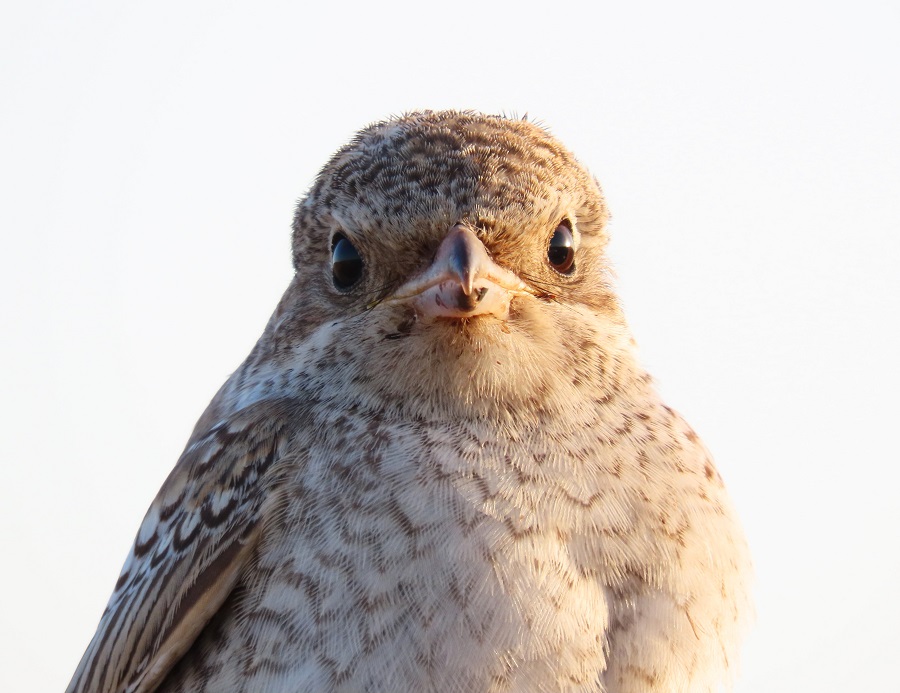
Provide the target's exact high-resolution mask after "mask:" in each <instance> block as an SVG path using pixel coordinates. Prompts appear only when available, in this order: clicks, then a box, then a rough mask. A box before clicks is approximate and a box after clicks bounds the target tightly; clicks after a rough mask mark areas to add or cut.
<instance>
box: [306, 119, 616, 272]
mask: <svg viewBox="0 0 900 693" xmlns="http://www.w3.org/2000/svg"><path fill="white" fill-rule="evenodd" d="M561 207H564V208H561ZM571 208H574V209H571ZM573 212H574V213H577V216H578V218H579V224H580V227H581V230H582V233H588V234H592V235H594V236H596V237H600V238H601V239H603V228H604V225H605V223H606V220H607V218H608V212H607V208H606V203H605V201H604V199H603V195H602V193H601V191H600V189H599V187H598V186H597V184H596V182H595V181H594V179H593V178H592V177H591V175H590V174H589V173H588V172H587V170H586V169H585V168H584V167H583V166H582V165H581V164H580V163H578V161H577V160H576V159H575V157H574V156H573V155H572V154H571V153H570V152H569V151H568V150H567V149H566V148H565V147H564V146H563V145H562V144H561V143H560V142H559V141H558V140H557V139H555V138H554V137H553V136H552V135H551V134H550V133H549V132H548V131H547V130H546V129H544V128H542V127H540V126H538V125H536V124H534V123H532V122H528V121H526V120H511V119H509V118H505V117H503V116H496V115H482V114H479V113H474V112H468V111H423V112H416V113H409V114H406V115H404V116H401V117H399V118H395V119H390V120H385V121H382V122H379V123H375V124H373V125H370V126H368V127H366V128H364V129H363V130H361V131H360V132H359V133H357V134H356V136H355V137H354V138H353V139H352V140H351V141H350V142H349V143H348V144H347V145H345V146H344V147H342V148H341V149H340V150H339V151H338V152H337V153H336V154H335V155H334V156H333V157H332V158H331V160H330V161H329V162H328V163H327V164H326V165H325V166H324V168H323V169H322V170H321V172H320V173H319V175H318V177H317V179H316V181H315V182H314V184H313V186H312V188H311V189H310V191H309V193H308V194H307V195H306V197H305V198H304V199H303V200H301V202H300V204H299V205H298V207H297V211H296V214H295V217H294V224H293V229H294V234H293V247H294V263H295V266H296V267H299V266H300V258H301V255H302V254H303V249H304V248H305V247H306V246H307V244H308V241H309V239H308V236H309V234H310V232H312V231H314V230H315V229H318V228H321V227H323V226H324V227H330V226H334V225H342V224H343V225H357V226H365V227H366V228H365V230H366V231H367V232H370V233H371V232H375V233H380V234H385V235H400V234H406V233H408V231H409V229H410V228H411V227H416V226H437V227H440V228H447V227H449V226H450V225H452V224H454V223H457V222H459V221H467V222H469V223H471V224H472V225H473V226H476V227H483V228H492V227H494V226H500V227H504V226H515V225H520V224H521V223H522V221H523V220H524V219H528V220H534V222H535V223H538V224H543V223H547V222H548V221H550V220H552V217H553V216H554V215H556V216H563V215H565V214H570V213H573ZM336 217H337V218H336ZM557 221H558V219H557ZM373 226H374V227H376V228H372V227H373ZM502 232H503V228H501V229H500V233H502Z"/></svg>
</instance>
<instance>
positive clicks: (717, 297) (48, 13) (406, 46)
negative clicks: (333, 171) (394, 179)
mask: <svg viewBox="0 0 900 693" xmlns="http://www.w3.org/2000/svg"><path fill="white" fill-rule="evenodd" d="M251 5H252V8H251ZM304 5H305V6H304ZM589 6H590V7H592V8H593V9H588V7H589ZM0 12H2V14H0V69H2V74H0V147H2V149H0V229H2V251H0V269H2V271H0V319H2V323H0V324H2V328H0V329H2V339H0V357H2V362H3V369H2V376H0V377H2V381H0V393H2V401H0V407H2V410H0V424H2V436H0V454H2V481H3V483H2V490H0V493H2V503H0V513H2V517H0V520H2V525H0V527H2V530H0V542H2V546H0V555H2V557H3V569H2V571H0V594H2V627H0V652H2V653H3V664H2V666H0V690H3V691H62V690H63V689H64V687H65V685H66V683H67V682H68V679H69V677H70V676H71V674H72V672H73V671H74V669H75V666H76V664H77V662H78V660H79V658H80V657H81V654H82V652H83V650H84V648H85V646H86V645H87V643H88V641H89V639H90V637H91V635H92V633H93V631H94V628H95V626H96V623H97V621H98V619H99V616H100V613H101V611H102V609H103V606H104V604H105V602H106V599H107V597H108V595H109V593H110V591H111V589H112V587H113V584H114V582H115V580H116V577H117V575H118V571H119V568H120V565H121V562H122V560H123V559H124V557H125V554H126V552H127V550H128V547H129V545H130V544H131V541H132V538H133V536H134V532H135V531H136V529H137V526H138V523H139V522H140V520H141V518H142V516H143V513H144V511H145V509H146V507H147V505H148V504H149V503H150V501H151V500H152V498H153V496H154V495H155V493H156V490H157V488H158V486H159V484H160V483H161V482H162V481H163V479H164V478H165V476H166V474H167V472H168V470H169V469H170V468H171V466H172V465H173V464H174V462H175V460H176V458H177V456H178V454H179V452H180V451H181V447H182V446H183V444H184V442H185V440H186V438H187V435H188V432H189V431H190V429H191V427H192V425H193V423H194V421H195V420H196V418H197V417H198V415H199V414H200V412H201V411H202V410H203V408H204V406H205V404H206V403H207V401H208V400H209V398H210V397H211V396H212V395H213V393H214V392H215V390H216V389H217V387H218V386H219V385H220V384H221V382H223V381H224V379H225V378H226V377H227V376H228V374H229V373H230V372H231V370H233V369H234V368H235V367H236V366H237V365H238V363H239V362H240V361H241V360H242V359H243V357H244V355H245V354H246V353H247V352H248V351H249V349H250V347H251V346H252V345H253V343H254V342H255V340H256V338H257V336H258V335H259V333H260V332H261V330H262V327H263V325H264V323H265V321H266V319H267V317H268V315H269V313H270V312H271V311H272V309H273V308H274V306H275V303H276V301H277V299H278V297H279V295H280V293H281V291H282V290H283V288H284V287H285V286H286V285H287V282H288V280H289V277H290V273H291V268H290V261H289V225H290V221H291V215H292V209H293V206H294V204H295V201H296V199H297V198H298V197H300V196H301V195H302V193H303V192H304V190H305V189H306V187H307V186H308V185H309V184H310V182H311V181H312V179H313V177H314V175H315V173H316V171H317V170H318V168H319V167H320V166H321V165H322V164H323V163H324V161H325V160H326V158H327V157H328V155H329V154H330V153H331V152H332V151H333V150H335V149H336V148H337V147H338V146H339V145H340V144H342V143H343V142H344V141H346V140H347V139H348V138H349V137H350V136H351V135H352V134H353V132H354V131H355V130H357V129H358V128H360V127H362V126H363V125H365V124H367V123H369V122H371V121H373V120H378V119H382V118H385V117H388V116H390V115H391V114H397V113H401V112H403V111H406V110H410V109H416V108H432V109H435V108H447V107H456V108H473V109H478V110H482V111H486V112H505V113H508V114H519V115H521V114H524V113H526V112H527V113H528V114H529V116H530V117H532V118H535V119H538V120H539V121H541V122H543V123H545V124H547V125H548V126H549V127H550V128H551V130H552V131H553V132H554V133H555V134H556V135H558V136H559V137H560V138H561V139H562V140H563V141H564V142H566V143H567V144H568V146H569V147H570V148H571V149H572V150H573V151H575V152H576V154H577V155H578V156H579V157H580V158H581V160H582V161H584V162H585V163H586V164H587V165H588V166H589V167H590V168H591V169H592V171H593V172H594V174H595V175H597V177H598V178H599V180H600V181H601V183H602V185H603V187H604V189H605V192H606V195H607V197H608V200H609V205H610V207H611V209H612V211H613V222H612V225H611V234H612V237H613V242H612V246H611V255H612V258H613V261H614V262H615V264H616V268H617V270H618V275H619V287H620V291H621V295H622V297H623V300H624V303H625V307H626V310H627V312H628V315H629V317H630V321H631V324H632V327H633V329H634V331H635V333H636V335H637V338H638V342H639V344H640V346H641V352H642V357H643V360H644V362H645V363H646V364H647V365H648V367H649V368H650V370H651V371H652V372H653V373H654V374H655V375H656V377H657V379H658V383H659V387H660V388H661V390H662V392H663V393H664V395H665V396H666V398H667V400H668V401H669V403H670V404H672V405H673V406H675V407H676V408H678V409H680V410H681V411H682V412H683V413H684V414H685V415H686V417H687V418H688V420H689V421H690V422H691V423H692V424H693V425H694V427H695V428H696V429H697V430H698V431H699V432H700V433H701V435H702V436H703V437H704V439H705V440H706V442H707V443H708V445H709V446H710V447H711V449H712V450H713V453H714V454H715V456H716V458H717V460H718V464H719V466H720V469H721V471H722V474H723V476H724V477H725V479H726V482H727V483H728V485H729V487H730V489H731V492H732V495H733V497H734V499H735V503H736V505H737V507H738V510H739V512H740V514H741V516H742V518H743V521H744V525H745V527H746V531H747V533H748V536H749V539H750V542H751V545H752V550H753V554H754V559H755V564H756V571H757V583H756V600H757V611H758V616H757V625H756V627H755V629H754V631H753V633H752V635H751V636H750V638H749V639H748V642H747V645H746V647H745V650H744V658H743V666H742V673H741V679H740V683H739V685H738V686H737V690H738V691H739V692H741V693H748V692H750V691H766V692H767V693H775V692H778V691H785V692H788V691H790V692H795V691H816V692H817V693H822V692H825V691H848V690H852V691H891V690H897V685H898V684H897V677H896V659H897V653H898V650H900V626H898V623H900V588H898V585H900V502H898V500H897V496H898V490H897V485H896V481H897V467H898V462H900V455H898V447H897V443H896V440H897V429H898V414H900V411H898V410H900V407H898V405H897V391H898V385H900V369H898V367H897V356H898V352H900V339H898V330H897V323H898V315H900V280H898V271H897V265H898V261H900V257H898V255H900V253H898V248H900V242H898V235H900V203H898V197H900V134H898V132H900V96H898V94H900V89H898V87H900V79H898V73H900V52H898V45H900V41H898V38H897V37H898V35H900V32H898V29H900V9H898V5H897V3H895V2H890V1H885V2H881V3H874V2H861V3H860V2H854V3H849V2H848V3H829V2H816V3H813V2H810V3H808V4H804V3H797V2H776V3H769V2H753V3H746V2H745V3H740V5H738V4H737V3H723V2H710V3H708V4H698V3H692V2H688V3H685V2H669V3H659V4H654V3H649V4H645V3H639V2H622V1H621V0H619V1H617V2H610V3H606V2H600V3H587V2H579V3H570V2H568V1H565V0H557V1H555V2H552V3H541V4H539V5H529V4H528V3H523V2H508V3H505V4H503V5H500V4H495V3H491V2H487V1H486V0H483V1H480V2H473V3H470V2H467V1H465V0H463V1H458V2H451V3H426V2H418V3H410V4H408V5H400V4H392V3H390V2H369V3H365V4H362V5H361V6H360V7H353V6H351V5H344V4H340V3H334V2H331V3H328V2H326V3H299V2H294V3H284V4H261V3H249V2H248V3H239V2H223V1H222V0H216V1H211V2H189V3H185V2H172V3H162V2H154V3H141V6H140V7H138V6H137V3H120V2H96V1H95V2H78V3H75V2H51V1H48V0H44V1H42V2H30V3H24V2H22V3H5V4H4V7H3V9H2V11H0Z"/></svg>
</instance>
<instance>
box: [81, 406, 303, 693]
mask: <svg viewBox="0 0 900 693" xmlns="http://www.w3.org/2000/svg"><path fill="white" fill-rule="evenodd" d="M297 409H298V405H297V403H296V402H295V401H293V400H277V401H268V402H260V403H257V404H254V405H252V406H250V407H248V408H246V409H244V410H242V411H241V412H238V413H237V414H235V415H234V416H233V417H231V418H230V419H227V420H225V421H222V422H220V423H218V424H216V425H215V426H213V427H212V428H211V429H210V430H209V432H208V433H207V434H206V435H205V436H203V437H201V438H199V439H197V440H196V442H194V443H193V444H191V445H190V446H189V447H188V448H187V449H186V450H185V451H184V453H183V454H182V455H181V458H180V459H179V460H178V463H177V464H176V465H175V468H174V469H173V470H172V473H171V474H170V475H169V477H168V479H166V481H165V483H164V484H163V485H162V488H161V489H160V491H159V493H158V494H157V496H156V499H155V500H154V501H153V503H152V504H151V506H150V509H149V510H148V511H147V515H146V516H145V517H144V520H143V522H142V524H141V527H140V529H139V530H138V534H137V537H136V538H135V541H134V544H133V545H132V548H131V551H130V552H129V555H128V558H127V560H126V561H125V565H124V567H123V568H122V573H121V575H120V577H119V580H118V582H117V583H116V587H115V590H114V591H113V594H112V596H111V597H110V600H109V604H108V605H107V607H106V610H105V611H104V613H103V616H102V618H101V619H100V624H99V626H98V627H97V632H96V633H95V635H94V638H93V639H92V640H91V643H90V645H88V648H87V650H86V651H85V653H84V656H83V657H82V660H81V663H80V664H79V665H78V669H77V670H76V672H75V675H74V677H73V678H72V681H71V682H70V684H69V687H68V689H67V693H88V692H90V693H149V692H150V691H152V690H154V689H155V688H156V686H158V685H159V684H160V682H161V681H162V679H163V678H164V677H165V675H166V674H167V673H168V672H169V670H170V669H171V668H172V667H173V666H174V665H175V664H176V662H178V660H179V659H180V658H181V657H182V656H183V655H184V654H185V653H186V652H187V650H188V649H189V648H190V646H191V644H192V643H193V642H194V640H195V639H196V638H197V636H198V635H199V634H200V631H201V630H202V629H203V627H204V626H205V625H206V624H207V623H208V622H209V620H210V618H212V616H213V615H214V614H215V613H216V611H217V610H218V609H219V607H220V606H221V605H222V603H223V602H224V601H225V599H226V598H227V597H228V595H229V594H230V593H231V591H232V590H233V589H234V587H235V585H236V584H237V582H238V580H239V578H240V576H241V572H242V570H243V568H244V567H245V565H246V564H247V562H248V558H249V556H250V555H251V554H252V553H253V550H254V548H255V546H256V542H257V539H258V538H259V535H260V530H261V528H262V520H263V517H264V515H265V512H266V507H267V506H266V501H267V498H270V497H271V494H270V490H271V488H270V486H271V485H270V484H268V483H267V481H268V480H269V479H271V477H272V469H273V467H274V466H275V463H276V461H277V460H278V458H279V456H280V454H281V452H282V450H283V449H284V444H285V442H286V441H287V440H288V439H289V438H290V436H291V434H292V432H293V431H294V430H296V427H295V426H292V425H291V424H292V423H296V422H295V421H294V419H295V414H296V412H297Z"/></svg>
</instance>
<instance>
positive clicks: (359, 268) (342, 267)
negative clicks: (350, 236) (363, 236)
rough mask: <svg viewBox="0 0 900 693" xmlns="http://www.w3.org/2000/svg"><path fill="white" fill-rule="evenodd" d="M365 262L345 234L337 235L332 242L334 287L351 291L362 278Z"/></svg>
mask: <svg viewBox="0 0 900 693" xmlns="http://www.w3.org/2000/svg"><path fill="white" fill-rule="evenodd" d="M362 272H363V261H362V258H361V257H360V255H359V252H358V251H357V250H356V248H354V247H353V244H352V243H351V242H350V241H348V240H347V237H346V236H344V235H343V234H340V233H339V234H337V235H336V236H335V237H334V239H333V240H332V241H331V274H332V276H333V278H334V285H335V286H336V287H337V288H339V289H349V288H350V287H351V286H353V285H354V284H356V282H358V281H359V278H360V277H362Z"/></svg>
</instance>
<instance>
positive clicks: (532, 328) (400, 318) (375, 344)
mask: <svg viewBox="0 0 900 693" xmlns="http://www.w3.org/2000/svg"><path fill="white" fill-rule="evenodd" d="M607 216H608V214H607V209H606V204H605V202H604V200H603V196H602V193H601V192H600V189H599V187H598V186H597V184H596V182H595V181H594V179H593V178H592V177H591V176H590V174H589V173H588V172H587V171H586V170H585V169H584V167H582V166H581V165H580V164H579V163H578V162H577V161H576V159H575V158H574V156H572V154H570V153H569V152H568V150H566V149H565V147H563V146H562V144H560V143H559V142H558V141H557V140H556V139H554V138H553V137H552V136H551V135H550V134H549V133H548V132H547V131H546V130H544V129H543V128H541V127H539V126H537V125H535V124H533V123H530V122H527V121H522V120H509V119H506V118H502V117H497V116H483V115H478V114H473V113H461V112H426V113H416V114H411V115H407V116H404V117H401V118H398V119H395V120H390V121H386V122H383V123H379V124H376V125H373V126H371V127H368V128H366V129H364V130H363V131H361V132H360V133H359V134H358V135H357V136H356V137H355V138H354V139H353V140H352V141H351V142H350V143H349V144H348V145H346V146H345V147H343V148H342V149H341V150H340V151H338V152H337V154H335V156H334V157H333V158H332V159H331V161H329V162H328V164H327V165H326V166H325V167H324V168H323V169H322V171H321V173H320V174H319V176H318V178H317V179H316V181H315V183H314V184H313V186H312V188H311V190H310V191H309V193H308V194H307V196H306V197H305V198H304V199H303V200H302V201H301V202H300V204H299V206H298V208H297V212H296V216H295V219H294V225H293V260H294V266H295V269H296V275H295V279H294V281H293V283H292V285H291V287H290V288H289V290H288V292H287V294H286V295H285V298H284V299H283V300H282V303H281V305H280V306H279V310H278V311H277V312H276V314H275V316H274V317H273V321H272V323H270V326H269V330H268V331H267V332H268V333H269V336H270V340H271V342H272V344H271V347H272V349H271V350H270V351H269V353H270V354H272V353H273V352H274V353H280V354H282V355H285V354H290V355H291V356H289V358H292V359H293V360H294V366H295V367H296V368H295V370H297V371H300V372H303V373H304V375H305V377H306V378H307V382H308V383H310V384H311V385H312V386H313V388H314V389H316V390H317V391H320V392H321V391H326V390H329V389H330V390H334V389H340V388H348V387H352V389H353V391H354V393H361V394H360V396H362V397H371V398H374V399H375V400H378V406H381V407H383V406H389V407H393V408H396V409H401V410H404V411H407V413H412V414H415V415H417V416H426V417H428V416H431V415H435V416H446V415H447V414H448V413H452V414H453V415H455V416H460V415H465V414H467V413H473V414H474V415H477V416H486V415H497V414H498V413H499V414H500V415H505V412H508V411H511V410H513V409H516V410H521V407H522V406H523V402H531V403H532V405H531V406H532V408H534V409H536V410H538V409H540V410H544V409H546V408H548V407H549V408H551V409H552V408H554V407H556V408H559V406H561V402H560V401H559V400H560V398H563V397H567V396H569V395H571V391H572V388H578V387H580V386H581V385H586V384H591V383H592V384H593V385H596V384H597V383H596V379H597V373H598V370H597V369H598V368H599V369H601V370H602V368H603V366H602V365H601V364H600V361H601V360H602V359H603V358H604V355H606V357H607V358H608V357H610V355H609V354H607V353H606V352H609V351H610V350H614V347H613V346H612V345H614V344H620V343H621V342H622V340H623V335H624V326H623V321H622V319H621V315H620V311H619V308H618V303H617V301H616V299H615V296H614V294H613V292H612V289H611V288H610V284H609V281H608V279H609V269H608V266H607V264H606V259H605V255H604V249H605V245H606V233H605V224H606V221H607ZM625 341H627V339H626V340H625ZM615 348H617V347H615ZM613 356H614V355H613ZM298 359H299V360H298ZM607 365H608V364H607ZM561 382H564V383H565V387H564V388H562V389H561V388H560V387H559V385H560V383H561ZM386 403H387V404H386ZM537 416H540V413H538V414H537Z"/></svg>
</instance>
